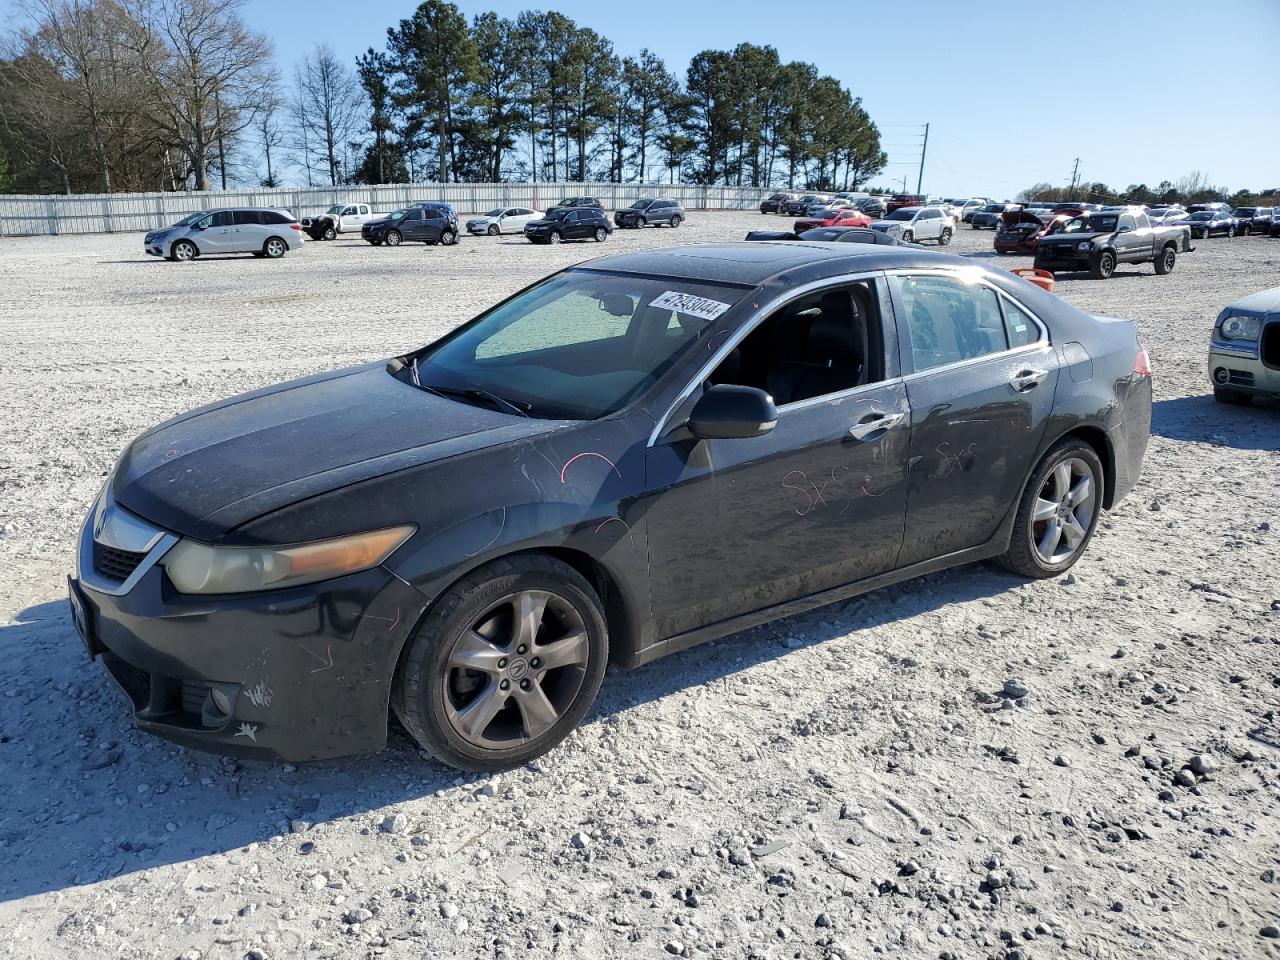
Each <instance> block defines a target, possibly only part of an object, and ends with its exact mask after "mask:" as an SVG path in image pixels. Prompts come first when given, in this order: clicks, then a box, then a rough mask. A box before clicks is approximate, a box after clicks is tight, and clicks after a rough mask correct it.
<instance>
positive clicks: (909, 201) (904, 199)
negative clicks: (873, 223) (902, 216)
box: [885, 193, 929, 216]
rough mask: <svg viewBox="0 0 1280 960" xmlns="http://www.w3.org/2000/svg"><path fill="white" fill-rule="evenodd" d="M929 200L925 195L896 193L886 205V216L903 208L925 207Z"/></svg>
mask: <svg viewBox="0 0 1280 960" xmlns="http://www.w3.org/2000/svg"><path fill="white" fill-rule="evenodd" d="M928 199H929V198H928V197H926V196H925V195H924V194H923V193H895V194H894V195H893V196H892V197H890V198H889V202H888V203H887V204H885V214H886V216H887V215H888V214H890V213H893V211H895V210H901V209H902V208H903V207H923V206H924V205H925V203H926V202H927V201H928Z"/></svg>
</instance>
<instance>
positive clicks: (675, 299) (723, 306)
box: [649, 290, 729, 320]
mask: <svg viewBox="0 0 1280 960" xmlns="http://www.w3.org/2000/svg"><path fill="white" fill-rule="evenodd" d="M649 306H651V307H657V308H658V309H659V310H674V311H675V312H676V313H684V314H688V315H689V316H691V317H697V318H698V319H699V320H714V319H715V318H716V317H718V316H720V314H722V313H724V312H725V311H726V310H728V309H729V304H727V303H721V302H720V301H719V300H708V299H707V298H706V297H695V296H694V295H693V294H691V293H679V292H677V291H675V290H668V291H667V292H666V293H663V294H661V295H659V296H658V297H657V298H656V299H654V300H651V301H650V302H649Z"/></svg>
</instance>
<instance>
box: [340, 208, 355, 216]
mask: <svg viewBox="0 0 1280 960" xmlns="http://www.w3.org/2000/svg"><path fill="white" fill-rule="evenodd" d="M342 215H343V216H344V217H354V216H355V215H356V208H355V207H347V208H346V209H344V210H343V211H342Z"/></svg>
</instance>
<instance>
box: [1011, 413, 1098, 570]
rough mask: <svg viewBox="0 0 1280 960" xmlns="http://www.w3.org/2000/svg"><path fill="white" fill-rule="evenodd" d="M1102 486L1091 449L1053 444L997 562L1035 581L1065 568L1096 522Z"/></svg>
mask: <svg viewBox="0 0 1280 960" xmlns="http://www.w3.org/2000/svg"><path fill="white" fill-rule="evenodd" d="M1103 483H1104V480H1103V472H1102V462H1101V461H1100V460H1099V459H1098V455H1097V453H1095V452H1094V449H1093V447H1091V446H1089V444H1087V443H1085V442H1084V441H1083V440H1078V439H1075V438H1068V439H1066V440H1063V441H1061V442H1059V443H1057V444H1056V445H1055V446H1054V447H1053V448H1052V449H1050V450H1049V452H1048V453H1046V454H1045V456H1044V459H1043V460H1041V461H1040V464H1039V466H1037V467H1036V469H1035V471H1034V472H1033V473H1032V474H1031V480H1030V481H1029V482H1028V483H1027V488H1026V490H1024V491H1023V494H1022V499H1021V501H1019V503H1018V512H1017V514H1016V516H1015V517H1014V521H1013V535H1012V537H1011V538H1010V540H1009V549H1008V550H1006V551H1005V553H1004V555H1003V556H1001V557H1000V558H999V562H1000V564H1001V565H1002V566H1004V567H1005V568H1006V569H1009V570H1012V571H1013V572H1014V573H1020V574H1022V575H1023V576H1024V577H1034V578H1037V579H1042V578H1045V577H1056V576H1057V575H1058V574H1060V573H1065V572H1066V571H1067V570H1069V569H1071V567H1072V566H1073V565H1074V564H1075V562H1076V561H1077V560H1079V559H1080V555H1081V554H1082V553H1083V552H1084V548H1085V547H1086V546H1087V545H1088V543H1089V540H1090V539H1091V538H1092V537H1093V531H1094V529H1095V528H1096V526H1097V524H1098V516H1099V514H1100V513H1101V512H1102V500H1103Z"/></svg>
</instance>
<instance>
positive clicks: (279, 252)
mask: <svg viewBox="0 0 1280 960" xmlns="http://www.w3.org/2000/svg"><path fill="white" fill-rule="evenodd" d="M262 252H263V253H265V254H266V255H267V258H268V259H270V260H279V259H280V258H281V257H283V256H284V255H285V254H286V253H288V252H289V247H288V245H287V244H286V243H285V242H284V241H283V240H281V239H280V238H279V237H268V238H267V242H266V243H264V244H263V245H262Z"/></svg>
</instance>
